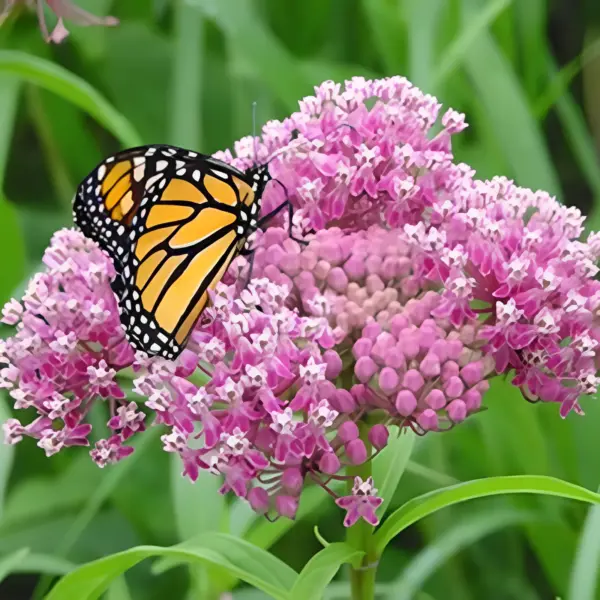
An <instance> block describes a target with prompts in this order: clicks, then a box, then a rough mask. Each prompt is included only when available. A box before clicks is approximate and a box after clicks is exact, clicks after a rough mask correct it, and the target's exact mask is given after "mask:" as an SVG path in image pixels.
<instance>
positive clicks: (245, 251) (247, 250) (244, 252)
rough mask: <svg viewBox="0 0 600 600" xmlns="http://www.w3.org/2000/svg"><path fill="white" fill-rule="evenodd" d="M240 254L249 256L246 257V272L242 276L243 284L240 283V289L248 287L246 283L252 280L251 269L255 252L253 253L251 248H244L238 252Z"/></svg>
mask: <svg viewBox="0 0 600 600" xmlns="http://www.w3.org/2000/svg"><path fill="white" fill-rule="evenodd" d="M240 256H249V257H250V258H249V259H248V274H247V275H246V277H245V278H244V279H245V281H244V285H242V289H244V288H246V287H248V284H249V283H250V281H251V280H252V271H253V270H254V257H255V256H256V253H255V250H253V249H252V248H244V249H243V250H242V251H241V252H240Z"/></svg>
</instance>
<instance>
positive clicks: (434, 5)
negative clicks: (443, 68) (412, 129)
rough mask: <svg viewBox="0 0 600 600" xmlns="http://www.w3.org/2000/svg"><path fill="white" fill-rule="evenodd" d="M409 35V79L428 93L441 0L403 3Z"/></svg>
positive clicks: (417, 0)
mask: <svg viewBox="0 0 600 600" xmlns="http://www.w3.org/2000/svg"><path fill="white" fill-rule="evenodd" d="M403 6H404V8H405V12H406V21H407V32H408V67H407V68H408V77H409V79H410V80H411V81H412V82H413V83H414V84H415V85H417V86H419V87H420V88H421V89H422V90H423V91H425V92H430V91H431V86H432V81H433V76H432V70H433V65H434V63H435V56H434V53H435V50H436V39H437V34H438V25H439V22H440V18H441V16H442V14H443V13H442V7H443V3H442V2H441V0H405V1H404V3H403Z"/></svg>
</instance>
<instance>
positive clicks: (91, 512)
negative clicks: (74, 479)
mask: <svg viewBox="0 0 600 600" xmlns="http://www.w3.org/2000/svg"><path fill="white" fill-rule="evenodd" d="M159 433H160V430H159V429H158V427H155V428H153V429H151V430H150V431H147V432H146V433H145V435H143V436H142V437H140V438H138V439H137V440H135V441H134V442H133V444H132V446H134V447H135V450H136V451H135V452H134V453H133V454H132V455H131V456H129V457H128V458H127V460H124V461H122V462H120V463H118V464H116V465H114V466H113V467H111V470H110V471H109V472H107V474H106V476H105V477H104V478H103V479H102V480H101V483H100V485H99V486H98V488H97V489H96V490H95V493H94V494H92V495H91V496H90V497H89V499H88V501H87V502H86V503H85V504H84V506H83V507H82V508H81V509H80V511H79V512H78V513H77V515H76V517H75V519H74V520H73V522H72V523H71V525H70V526H69V527H68V529H67V530H66V532H65V533H64V535H63V537H62V539H61V540H60V542H59V543H58V544H57V545H56V554H57V555H58V556H66V555H67V554H68V553H69V551H70V550H71V549H72V548H73V546H74V545H75V544H76V543H77V541H78V540H79V538H80V537H81V536H82V535H83V533H84V532H85V531H86V529H87V528H88V527H89V525H90V524H91V523H92V522H93V520H94V518H95V517H96V515H97V514H98V513H99V511H100V509H101V508H102V505H103V504H104V503H105V502H106V500H107V499H108V498H109V497H110V496H111V495H112V494H113V492H114V491H115V490H116V489H117V487H118V486H119V483H120V482H121V480H122V479H123V478H124V477H126V476H127V474H128V473H129V471H130V470H131V469H132V468H133V467H134V465H135V464H136V462H137V461H138V460H139V459H140V457H141V456H143V453H144V449H145V448H147V447H148V446H149V445H150V444H151V443H153V442H154V441H155V440H156V438H157V437H158V435H159ZM48 585H49V579H48V578H42V579H41V580H40V581H39V583H38V587H37V590H38V594H39V595H42V594H43V593H45V591H46V589H47V587H48Z"/></svg>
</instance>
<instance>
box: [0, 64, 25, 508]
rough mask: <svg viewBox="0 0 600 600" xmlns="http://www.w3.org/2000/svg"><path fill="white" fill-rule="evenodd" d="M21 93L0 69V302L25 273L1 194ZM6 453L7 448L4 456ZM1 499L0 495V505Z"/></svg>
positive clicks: (19, 239) (18, 238) (13, 220)
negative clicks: (7, 257) (3, 258)
mask: <svg viewBox="0 0 600 600" xmlns="http://www.w3.org/2000/svg"><path fill="white" fill-rule="evenodd" d="M20 93H21V83H20V81H19V80H18V79H16V78H15V77H13V76H11V75H5V74H2V73H1V72H0V256H10V258H11V259H10V260H3V261H2V276H1V277H0V306H2V305H3V304H4V302H6V301H7V300H9V299H10V297H11V294H12V291H13V289H14V288H15V287H16V285H17V284H18V283H19V282H20V281H21V280H22V279H23V276H24V275H25V245H24V242H23V235H22V232H21V228H20V226H19V222H18V220H17V213H16V210H15V209H14V208H13V206H12V205H11V204H9V203H8V202H7V200H6V199H5V198H4V197H3V194H2V190H3V189H4V174H5V172H6V164H7V160H8V155H9V152H10V144H11V141H12V133H13V125H14V121H15V116H16V111H17V104H18V100H19V95H20ZM9 454H10V451H9V452H8V453H7V455H6V456H9ZM1 501H2V497H1V496H0V505H1Z"/></svg>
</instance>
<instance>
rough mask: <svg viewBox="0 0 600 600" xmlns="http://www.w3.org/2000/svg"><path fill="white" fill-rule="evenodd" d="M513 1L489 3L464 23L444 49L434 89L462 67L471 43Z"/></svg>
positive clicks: (503, 0)
mask: <svg viewBox="0 0 600 600" xmlns="http://www.w3.org/2000/svg"><path fill="white" fill-rule="evenodd" d="M512 1H513V0H495V1H494V2H489V3H487V4H486V5H485V7H483V8H482V9H480V10H478V12H477V13H476V14H475V15H474V16H473V15H471V17H470V18H469V19H468V20H467V21H466V22H465V24H464V27H463V28H462V29H461V31H460V33H459V34H458V36H457V37H456V38H455V39H454V40H453V41H452V42H451V43H450V44H448V45H447V46H446V47H445V48H444V52H443V53H442V54H441V56H440V59H439V64H438V66H437V68H436V69H435V72H434V75H433V85H434V87H435V88H438V87H439V86H441V85H442V84H443V83H444V82H445V81H446V79H447V78H448V77H449V76H450V75H452V73H453V72H454V71H455V70H456V69H457V68H459V67H460V66H461V65H462V62H463V61H464V60H465V57H466V56H467V55H468V54H469V52H470V51H471V49H472V46H473V43H474V42H475V41H476V40H477V38H478V37H479V36H480V35H481V33H482V32H484V31H486V30H487V29H488V28H489V27H490V25H491V24H492V23H493V22H494V21H495V19H496V18H497V17H498V15H499V14H500V13H501V12H502V11H503V10H505V9H506V8H507V7H508V6H509V5H510V4H511V3H512Z"/></svg>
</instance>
